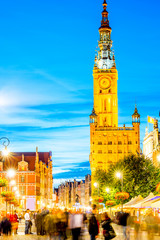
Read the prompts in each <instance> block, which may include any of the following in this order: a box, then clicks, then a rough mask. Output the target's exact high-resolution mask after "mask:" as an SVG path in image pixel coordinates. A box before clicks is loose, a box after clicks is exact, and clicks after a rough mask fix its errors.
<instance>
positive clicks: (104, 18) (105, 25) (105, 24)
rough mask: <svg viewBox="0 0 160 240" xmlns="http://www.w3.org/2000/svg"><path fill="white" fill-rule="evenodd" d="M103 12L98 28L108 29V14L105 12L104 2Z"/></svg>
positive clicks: (105, 5)
mask: <svg viewBox="0 0 160 240" xmlns="http://www.w3.org/2000/svg"><path fill="white" fill-rule="evenodd" d="M102 5H103V11H102V21H101V27H100V28H109V29H110V27H109V21H108V12H107V3H106V0H104V1H103V4H102Z"/></svg>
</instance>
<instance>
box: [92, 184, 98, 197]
mask: <svg viewBox="0 0 160 240" xmlns="http://www.w3.org/2000/svg"><path fill="white" fill-rule="evenodd" d="M93 185H94V187H95V188H97V190H98V197H99V184H98V183H97V182H95V183H94V184H93Z"/></svg>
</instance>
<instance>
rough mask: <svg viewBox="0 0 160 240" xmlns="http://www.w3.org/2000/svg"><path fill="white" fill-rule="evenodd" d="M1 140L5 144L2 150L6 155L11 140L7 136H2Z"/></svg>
mask: <svg viewBox="0 0 160 240" xmlns="http://www.w3.org/2000/svg"><path fill="white" fill-rule="evenodd" d="M0 141H2V145H3V146H4V149H3V150H2V155H3V156H4V157H6V156H8V154H9V150H8V149H7V147H8V145H9V144H10V141H9V139H8V138H6V137H1V138H0Z"/></svg>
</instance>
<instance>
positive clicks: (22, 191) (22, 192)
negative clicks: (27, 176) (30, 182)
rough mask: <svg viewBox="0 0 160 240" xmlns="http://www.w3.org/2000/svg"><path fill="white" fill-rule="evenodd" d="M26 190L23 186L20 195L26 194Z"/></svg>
mask: <svg viewBox="0 0 160 240" xmlns="http://www.w3.org/2000/svg"><path fill="white" fill-rule="evenodd" d="M24 190H25V187H24V186H21V188H20V193H21V194H22V195H24V194H25V192H24Z"/></svg>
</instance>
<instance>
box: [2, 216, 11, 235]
mask: <svg viewBox="0 0 160 240" xmlns="http://www.w3.org/2000/svg"><path fill="white" fill-rule="evenodd" d="M11 229H12V227H11V222H10V220H9V218H8V217H6V216H5V217H3V219H2V222H1V231H2V234H3V235H7V236H8V235H11Z"/></svg>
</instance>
